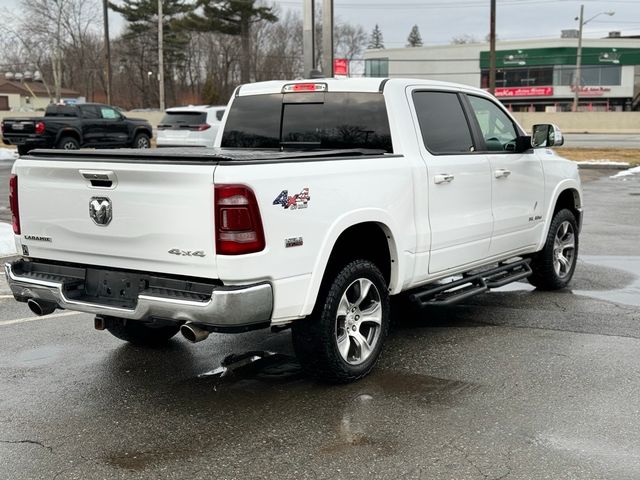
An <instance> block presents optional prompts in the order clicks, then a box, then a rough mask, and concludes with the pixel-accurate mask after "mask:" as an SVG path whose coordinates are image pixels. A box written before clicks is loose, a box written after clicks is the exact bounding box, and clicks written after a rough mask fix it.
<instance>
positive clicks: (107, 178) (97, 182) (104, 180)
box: [80, 170, 117, 188]
mask: <svg viewBox="0 0 640 480" xmlns="http://www.w3.org/2000/svg"><path fill="white" fill-rule="evenodd" d="M80 175H82V177H83V178H84V179H85V180H89V183H90V184H91V186H92V187H94V188H114V187H115V186H116V183H117V182H116V174H115V173H113V172H110V171H105V170H80Z"/></svg>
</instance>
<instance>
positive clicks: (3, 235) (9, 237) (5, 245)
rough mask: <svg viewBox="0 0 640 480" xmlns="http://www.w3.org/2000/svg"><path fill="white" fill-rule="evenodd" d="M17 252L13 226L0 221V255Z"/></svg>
mask: <svg viewBox="0 0 640 480" xmlns="http://www.w3.org/2000/svg"><path fill="white" fill-rule="evenodd" d="M16 253H17V251H16V242H15V240H14V236H13V227H12V226H11V225H10V224H8V223H0V256H5V255H15V254H16Z"/></svg>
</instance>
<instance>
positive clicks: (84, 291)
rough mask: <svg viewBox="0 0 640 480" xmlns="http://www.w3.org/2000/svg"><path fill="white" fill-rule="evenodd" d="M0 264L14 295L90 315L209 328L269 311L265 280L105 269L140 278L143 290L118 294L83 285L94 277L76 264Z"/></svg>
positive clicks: (125, 281) (256, 318) (262, 319)
mask: <svg viewBox="0 0 640 480" xmlns="http://www.w3.org/2000/svg"><path fill="white" fill-rule="evenodd" d="M4 269H5V274H6V276H7V281H8V283H9V287H10V288H11V291H12V293H13V296H14V297H15V298H16V300H18V301H23V302H26V301H28V300H29V299H34V300H38V301H41V302H48V303H53V304H55V305H56V306H57V308H61V309H66V310H74V311H78V312H85V313H92V314H96V315H106V316H112V317H120V318H127V319H131V320H149V319H153V318H155V319H163V320H172V321H176V322H192V323H194V324H198V325H203V326H205V327H211V328H213V329H225V328H230V329H233V328H242V327H249V326H252V325H259V324H265V323H266V324H268V323H269V322H270V320H271V313H272V310H273V291H272V287H271V285H270V284H269V283H257V284H253V285H242V286H220V285H213V284H205V283H197V282H185V281H181V280H176V279H172V278H170V277H156V276H144V275H143V276H140V275H132V274H128V273H126V272H117V271H110V270H108V271H105V274H106V275H110V276H111V277H115V278H112V279H111V280H109V281H111V282H114V281H115V282H121V284H122V285H126V286H127V287H126V288H132V287H131V285H130V284H131V283H135V281H139V282H140V279H141V278H142V279H144V280H145V281H144V282H143V283H144V284H145V285H146V288H145V289H143V290H140V291H137V292H136V291H133V292H130V291H129V292H124V290H123V295H125V294H126V296H127V298H123V299H118V298H105V297H103V296H101V295H100V294H99V293H97V292H99V288H98V289H96V285H88V283H89V282H90V281H93V282H94V283H95V279H91V276H92V275H91V273H93V271H92V270H91V269H86V268H83V267H80V266H78V267H74V266H72V267H70V266H62V265H55V264H48V263H45V262H35V261H29V262H27V261H24V260H17V261H15V262H11V263H6V264H5V266H4ZM100 278H102V277H100ZM148 279H151V283H152V284H150V282H149V280H148ZM183 285H187V286H188V289H189V291H185V290H186V289H185V288H182V287H183ZM123 288H125V287H123ZM133 288H135V286H134V287H133Z"/></svg>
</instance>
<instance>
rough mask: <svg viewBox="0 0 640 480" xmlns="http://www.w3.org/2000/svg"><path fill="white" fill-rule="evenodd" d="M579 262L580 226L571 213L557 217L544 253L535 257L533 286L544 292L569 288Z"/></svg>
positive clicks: (552, 224) (532, 266)
mask: <svg viewBox="0 0 640 480" xmlns="http://www.w3.org/2000/svg"><path fill="white" fill-rule="evenodd" d="M577 260H578V225H577V222H576V217H575V216H574V214H573V212H571V210H567V209H563V210H560V211H559V212H557V213H556V214H555V216H554V217H553V220H552V221H551V225H550V227H549V233H548V234H547V240H546V242H545V244H544V247H543V249H542V250H540V251H539V252H538V253H536V255H535V256H534V257H533V258H532V261H531V269H532V270H533V274H532V275H531V276H530V277H529V283H531V285H533V286H535V287H537V288H539V289H541V290H558V289H560V288H564V287H566V286H567V285H568V284H569V282H570V281H571V278H572V277H573V272H574V271H575V269H576V263H577Z"/></svg>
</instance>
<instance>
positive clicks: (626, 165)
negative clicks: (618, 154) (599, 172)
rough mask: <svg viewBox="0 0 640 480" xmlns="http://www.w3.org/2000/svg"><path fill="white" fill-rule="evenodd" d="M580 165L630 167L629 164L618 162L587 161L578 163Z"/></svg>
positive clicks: (603, 160)
mask: <svg viewBox="0 0 640 480" xmlns="http://www.w3.org/2000/svg"><path fill="white" fill-rule="evenodd" d="M578 165H615V166H618V167H628V166H629V165H630V164H629V162H616V161H615V160H607V159H602V160H585V161H582V162H578Z"/></svg>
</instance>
